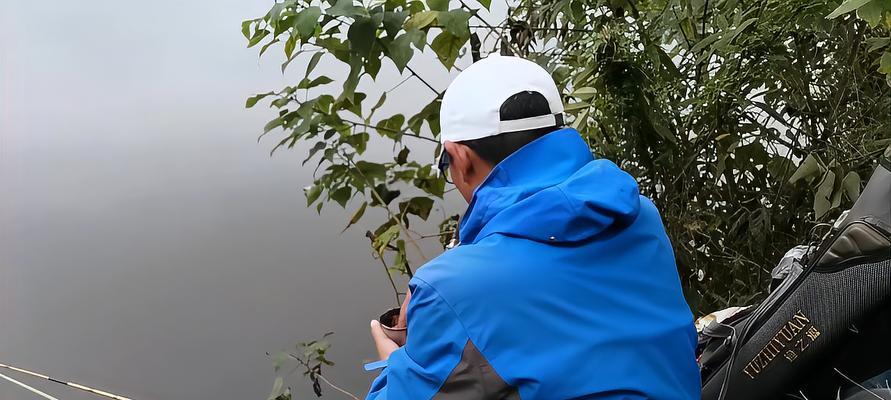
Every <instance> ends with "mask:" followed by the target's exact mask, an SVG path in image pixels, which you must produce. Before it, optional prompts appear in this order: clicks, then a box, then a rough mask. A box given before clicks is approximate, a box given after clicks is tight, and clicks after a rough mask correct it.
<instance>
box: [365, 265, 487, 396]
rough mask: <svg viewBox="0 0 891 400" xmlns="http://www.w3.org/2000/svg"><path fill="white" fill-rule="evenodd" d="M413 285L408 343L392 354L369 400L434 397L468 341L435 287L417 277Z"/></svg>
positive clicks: (373, 385)
mask: <svg viewBox="0 0 891 400" xmlns="http://www.w3.org/2000/svg"><path fill="white" fill-rule="evenodd" d="M409 288H410V289H411V293H412V296H411V300H410V302H409V305H408V315H407V317H408V337H407V340H406V344H405V346H403V347H401V348H399V349H398V350H396V351H394V352H393V353H392V354H391V355H390V358H389V359H388V360H387V366H386V367H385V368H384V370H383V371H382V372H381V374H380V375H379V376H378V377H377V379H375V380H374V383H372V385H371V390H370V392H369V393H368V396H367V397H366V399H367V400H385V399H391V400H399V399H413V400H423V399H431V398H432V397H433V396H435V395H436V394H437V392H438V391H439V390H440V387H441V386H442V385H443V383H444V382H445V381H446V379H448V377H449V374H450V373H451V372H452V370H454V369H455V367H456V366H457V365H458V363H459V362H460V361H461V356H462V351H463V350H464V348H465V346H466V345H467V343H468V340H469V339H468V337H467V334H466V332H465V330H464V327H463V325H462V324H461V322H460V321H459V320H458V318H457V316H456V315H455V313H454V311H453V310H452V308H451V306H450V305H449V304H448V303H446V302H445V300H443V299H442V298H441V297H440V296H439V295H438V293H437V292H436V290H435V289H433V287H431V286H430V285H429V284H427V283H426V282H424V281H423V280H420V279H418V277H415V278H414V279H412V280H411V282H410V283H409Z"/></svg>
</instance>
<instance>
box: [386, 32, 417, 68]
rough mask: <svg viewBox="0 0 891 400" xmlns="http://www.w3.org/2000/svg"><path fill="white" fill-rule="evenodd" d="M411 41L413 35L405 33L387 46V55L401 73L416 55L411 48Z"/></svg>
mask: <svg viewBox="0 0 891 400" xmlns="http://www.w3.org/2000/svg"><path fill="white" fill-rule="evenodd" d="M411 41H412V35H409V34H408V33H404V34H402V35H400V36H399V37H397V38H396V39H395V40H393V41H392V42H390V44H389V45H388V46H387V55H388V56H389V57H390V60H392V61H393V64H395V65H396V69H398V70H399V72H400V73H401V72H402V70H404V69H405V66H406V65H408V62H409V61H410V60H411V58H412V56H414V54H415V51H414V50H413V49H412V48H411Z"/></svg>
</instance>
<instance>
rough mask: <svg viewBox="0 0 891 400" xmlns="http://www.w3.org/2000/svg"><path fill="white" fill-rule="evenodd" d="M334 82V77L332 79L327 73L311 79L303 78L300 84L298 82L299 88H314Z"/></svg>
mask: <svg viewBox="0 0 891 400" xmlns="http://www.w3.org/2000/svg"><path fill="white" fill-rule="evenodd" d="M331 82H334V79H331V78H329V77H327V76H325V75H322V76H320V77H318V78H316V79H313V80H309V78H303V80H302V81H300V83H299V84H297V89H309V88H314V87H316V86H319V85H325V84H329V83H331Z"/></svg>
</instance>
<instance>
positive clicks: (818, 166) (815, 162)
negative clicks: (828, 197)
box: [789, 154, 826, 183]
mask: <svg viewBox="0 0 891 400" xmlns="http://www.w3.org/2000/svg"><path fill="white" fill-rule="evenodd" d="M825 170H826V168H825V167H823V163H822V161H820V159H819V157H818V156H816V155H814V154H808V155H807V157H805V159H804V161H802V162H801V164H800V165H799V166H798V169H796V170H795V172H794V173H793V174H792V177H790V178H789V183H795V182H798V180H800V179H810V177H811V176H814V175H817V174H821V173H823V171H825Z"/></svg>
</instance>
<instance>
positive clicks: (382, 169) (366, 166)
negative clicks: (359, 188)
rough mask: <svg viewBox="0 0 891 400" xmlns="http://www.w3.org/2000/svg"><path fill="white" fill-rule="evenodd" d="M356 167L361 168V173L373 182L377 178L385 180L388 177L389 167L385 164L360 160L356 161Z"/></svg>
mask: <svg viewBox="0 0 891 400" xmlns="http://www.w3.org/2000/svg"><path fill="white" fill-rule="evenodd" d="M356 169H358V170H359V173H361V174H362V176H363V177H365V179H369V180H371V181H372V182H373V181H375V180H384V179H386V178H387V167H386V166H384V165H383V164H378V163H373V162H368V161H358V162H356ZM372 182H368V183H372Z"/></svg>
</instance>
